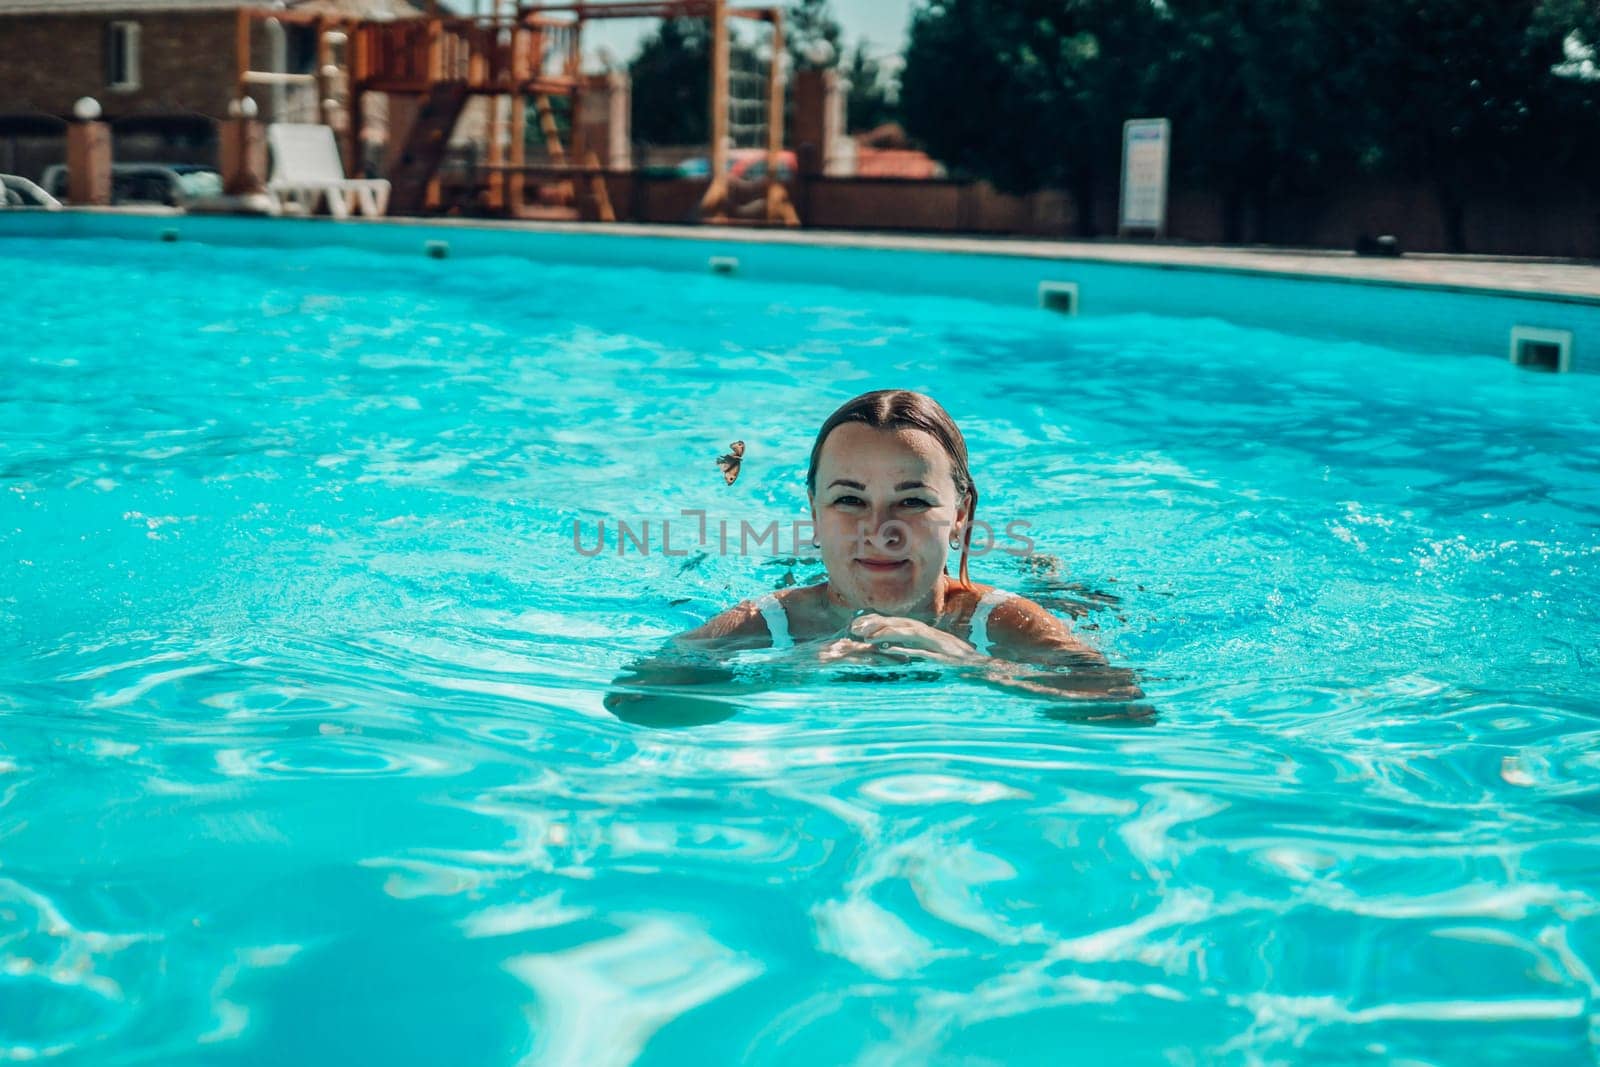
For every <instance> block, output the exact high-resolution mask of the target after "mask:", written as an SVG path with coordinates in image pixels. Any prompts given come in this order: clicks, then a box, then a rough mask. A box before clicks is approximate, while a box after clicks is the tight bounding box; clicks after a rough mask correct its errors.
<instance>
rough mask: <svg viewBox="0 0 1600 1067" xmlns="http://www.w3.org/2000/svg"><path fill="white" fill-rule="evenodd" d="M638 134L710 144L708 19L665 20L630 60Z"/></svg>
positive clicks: (647, 139)
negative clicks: (708, 122)
mask: <svg viewBox="0 0 1600 1067" xmlns="http://www.w3.org/2000/svg"><path fill="white" fill-rule="evenodd" d="M628 74H629V76H630V77H631V78H632V79H633V136H634V139H635V140H638V141H642V142H644V143H645V144H659V145H688V144H705V143H706V142H707V141H708V140H709V139H710V137H711V133H710V130H709V128H708V127H707V114H708V112H709V111H710V108H711V28H710V26H709V25H708V23H707V22H706V20H704V19H690V18H680V19H665V20H663V21H662V23H661V25H660V26H658V27H657V28H656V31H655V33H653V34H651V35H650V36H649V37H646V38H645V39H644V40H643V41H642V42H641V43H640V45H639V51H638V53H637V54H635V55H634V57H633V60H632V61H631V62H630V63H629V64H628Z"/></svg>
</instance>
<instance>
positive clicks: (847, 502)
mask: <svg viewBox="0 0 1600 1067" xmlns="http://www.w3.org/2000/svg"><path fill="white" fill-rule="evenodd" d="M834 503H835V504H843V505H844V506H845V507H850V508H853V507H855V506H856V505H857V504H859V503H861V498H860V497H858V496H842V497H839V498H838V499H837V500H835V501H834Z"/></svg>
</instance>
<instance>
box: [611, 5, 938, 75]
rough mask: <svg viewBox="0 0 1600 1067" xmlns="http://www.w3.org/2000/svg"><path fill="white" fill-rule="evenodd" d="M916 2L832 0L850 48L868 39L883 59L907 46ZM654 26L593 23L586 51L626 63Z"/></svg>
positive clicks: (629, 22)
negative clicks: (599, 51) (604, 50)
mask: <svg viewBox="0 0 1600 1067" xmlns="http://www.w3.org/2000/svg"><path fill="white" fill-rule="evenodd" d="M732 3H733V6H735V7H754V6H757V0H732ZM914 3H915V0H832V3H831V4H830V6H831V7H832V8H833V14H834V17H836V18H837V19H838V20H839V25H840V26H842V27H843V28H844V38H845V43H846V45H847V46H848V47H852V48H853V47H855V43H856V41H857V40H859V39H860V38H863V37H865V38H866V39H867V40H868V41H870V42H872V43H871V47H870V52H871V54H872V55H875V56H881V55H884V54H885V53H899V51H900V50H901V49H902V48H903V47H904V46H905V43H906V27H907V26H908V25H909V24H910V22H911V9H912V7H913V5H914ZM655 25H656V23H655V20H653V19H625V20H624V19H619V20H617V21H615V22H592V23H590V24H589V25H588V26H586V27H584V31H583V38H584V51H586V52H593V50H594V49H597V48H599V47H600V46H601V45H604V46H605V47H607V48H609V49H610V50H611V51H612V53H613V54H615V55H616V56H617V57H618V58H620V59H623V60H626V59H628V58H630V57H631V56H632V55H633V53H634V52H635V51H636V50H637V49H638V47H639V41H640V39H641V38H643V37H645V36H646V35H647V34H649V33H650V32H651V31H652V30H653V29H654V28H655Z"/></svg>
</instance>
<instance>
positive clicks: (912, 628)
mask: <svg viewBox="0 0 1600 1067" xmlns="http://www.w3.org/2000/svg"><path fill="white" fill-rule="evenodd" d="M874 656H887V657H892V658H894V659H897V660H900V661H901V662H904V661H906V660H908V659H931V660H937V661H939V662H941V663H977V662H981V661H982V660H984V659H985V658H986V657H984V656H981V655H979V654H978V650H977V649H976V648H974V647H973V646H972V645H970V644H968V643H967V642H965V641H963V640H961V638H959V637H957V636H956V635H955V634H950V633H946V632H945V631H943V630H940V629H938V628H937V627H934V626H929V625H928V624H927V623H925V622H919V621H918V620H916V619H907V618H900V617H896V616H890V615H870V614H869V615H858V616H856V617H855V618H854V619H851V620H850V624H849V625H848V626H846V627H845V628H844V629H843V630H841V631H840V632H839V634H838V635H837V636H835V637H834V638H831V639H829V640H828V641H826V642H825V643H824V645H823V648H822V652H821V655H820V658H821V659H822V660H823V662H829V661H833V660H841V659H858V658H871V657H874Z"/></svg>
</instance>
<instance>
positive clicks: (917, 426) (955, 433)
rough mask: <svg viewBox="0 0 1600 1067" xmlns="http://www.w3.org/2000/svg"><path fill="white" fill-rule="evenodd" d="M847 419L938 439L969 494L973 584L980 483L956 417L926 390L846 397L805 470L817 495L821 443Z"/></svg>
mask: <svg viewBox="0 0 1600 1067" xmlns="http://www.w3.org/2000/svg"><path fill="white" fill-rule="evenodd" d="M847 422H859V423H861V424H862V425H864V426H870V427H872V428H873V429H874V430H890V431H893V430H921V431H923V432H924V433H927V434H929V435H931V436H932V437H933V439H934V440H935V441H937V442H939V447H940V448H943V449H944V454H945V455H947V456H949V457H950V472H951V474H952V475H953V476H954V478H955V483H956V492H957V493H959V494H961V495H962V496H963V497H965V498H966V501H967V508H966V519H967V521H966V525H965V528H964V529H963V530H962V534H961V570H960V580H961V584H962V585H963V586H964V587H966V588H971V587H972V582H971V580H970V579H969V578H968V577H967V554H968V552H969V551H970V550H971V548H972V520H973V516H974V515H976V514H977V511H978V487H977V486H976V485H974V484H973V483H972V470H971V468H970V467H969V465H968V463H967V442H966V440H965V439H964V438H963V437H962V436H961V431H960V430H959V429H957V428H956V420H954V419H952V418H951V417H950V413H949V412H948V411H946V410H945V409H944V408H942V407H940V406H939V402H938V401H937V400H935V399H934V398H933V397H931V396H927V395H925V394H923V393H913V392H912V391H911V390H909V389H877V390H874V391H873V392H870V393H862V394H861V395H860V396H858V397H856V398H855V399H854V400H850V401H847V402H846V403H845V404H844V405H842V406H841V407H840V408H839V410H837V411H835V412H834V413H833V414H832V415H829V416H828V418H827V421H825V422H824V423H823V424H822V429H820V430H818V431H817V440H816V443H815V444H813V445H812V446H811V466H810V469H808V470H807V471H806V491H807V492H808V493H810V494H811V495H812V496H813V497H815V496H816V495H817V463H818V461H819V460H820V459H821V458H822V445H823V442H825V441H827V439H828V435H829V434H831V433H832V432H833V431H834V430H836V429H837V428H839V427H840V426H842V425H844V424H845V423H847Z"/></svg>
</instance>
